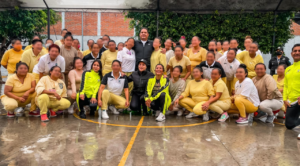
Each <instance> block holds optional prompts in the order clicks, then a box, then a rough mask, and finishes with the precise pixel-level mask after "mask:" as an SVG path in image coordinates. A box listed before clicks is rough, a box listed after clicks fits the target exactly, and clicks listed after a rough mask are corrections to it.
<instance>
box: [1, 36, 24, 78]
mask: <svg viewBox="0 0 300 166" xmlns="http://www.w3.org/2000/svg"><path fill="white" fill-rule="evenodd" d="M11 44H12V47H13V48H12V49H10V50H8V51H6V52H5V53H4V55H3V58H2V60H1V65H2V66H3V67H4V68H6V69H7V72H8V76H7V78H8V77H10V76H11V75H13V74H14V73H15V71H16V64H17V63H18V62H20V60H21V57H22V54H23V52H24V51H23V50H22V44H21V40H20V39H14V40H12V42H11Z"/></svg>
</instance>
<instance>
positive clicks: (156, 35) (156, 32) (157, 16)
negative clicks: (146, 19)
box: [156, 10, 159, 37]
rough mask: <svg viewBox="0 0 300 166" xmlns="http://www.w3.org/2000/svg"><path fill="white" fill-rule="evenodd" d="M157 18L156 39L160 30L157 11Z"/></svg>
mask: <svg viewBox="0 0 300 166" xmlns="http://www.w3.org/2000/svg"><path fill="white" fill-rule="evenodd" d="M156 15H157V18H156V37H158V28H159V11H158V10H157V14H156Z"/></svg>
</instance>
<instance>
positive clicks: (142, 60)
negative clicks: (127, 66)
mask: <svg viewBox="0 0 300 166" xmlns="http://www.w3.org/2000/svg"><path fill="white" fill-rule="evenodd" d="M140 62H143V63H145V64H146V65H147V64H148V62H147V61H146V60H145V59H141V60H139V62H138V64H139V63H140Z"/></svg>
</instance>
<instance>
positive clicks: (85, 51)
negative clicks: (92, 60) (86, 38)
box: [82, 49, 103, 65]
mask: <svg viewBox="0 0 300 166" xmlns="http://www.w3.org/2000/svg"><path fill="white" fill-rule="evenodd" d="M91 52H92V51H91V50H89V49H87V50H84V51H83V52H82V55H83V57H84V56H86V55H87V54H89V53H91ZM102 65H103V64H102Z"/></svg>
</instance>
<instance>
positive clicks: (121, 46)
mask: <svg viewBox="0 0 300 166" xmlns="http://www.w3.org/2000/svg"><path fill="white" fill-rule="evenodd" d="M117 48H118V51H122V50H123V48H124V43H123V42H120V43H118V46H117Z"/></svg>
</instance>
